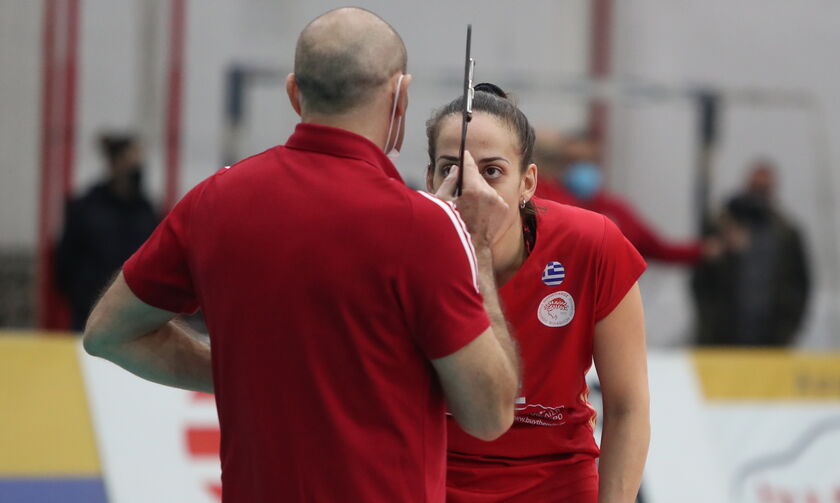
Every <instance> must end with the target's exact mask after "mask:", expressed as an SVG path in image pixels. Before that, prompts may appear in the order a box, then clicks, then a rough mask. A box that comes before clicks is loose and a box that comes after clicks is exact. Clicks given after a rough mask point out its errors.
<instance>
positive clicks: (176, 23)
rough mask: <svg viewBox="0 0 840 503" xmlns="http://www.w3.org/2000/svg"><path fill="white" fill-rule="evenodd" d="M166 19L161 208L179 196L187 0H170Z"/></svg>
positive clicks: (165, 209) (172, 203) (173, 203)
mask: <svg viewBox="0 0 840 503" xmlns="http://www.w3.org/2000/svg"><path fill="white" fill-rule="evenodd" d="M171 2H172V3H171V11H170V19H169V71H168V73H167V99H166V124H165V127H164V131H165V135H166V138H165V144H166V168H165V169H166V179H165V185H164V203H163V204H164V211H169V210H170V209H171V208H172V207H173V206H174V205H175V202H176V201H177V200H178V182H179V178H180V173H181V107H182V90H183V75H184V44H185V41H186V0H171Z"/></svg>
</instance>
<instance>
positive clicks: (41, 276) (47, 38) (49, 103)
mask: <svg viewBox="0 0 840 503" xmlns="http://www.w3.org/2000/svg"><path fill="white" fill-rule="evenodd" d="M57 7H58V6H57V0H45V2H44V26H43V33H42V35H43V38H42V43H43V47H42V54H41V57H42V62H41V63H42V67H41V71H42V76H41V78H42V83H41V183H40V190H41V193H40V194H39V205H38V210H39V215H38V301H39V302H38V325H39V326H40V327H41V328H45V325H46V322H47V320H48V319H49V316H48V314H49V306H50V292H51V288H52V284H53V277H52V276H53V275H52V247H51V245H50V243H51V241H52V239H51V226H50V223H51V216H50V215H51V213H52V211H51V208H52V205H51V204H50V199H51V194H52V193H53V190H52V183H53V176H52V171H53V169H52V166H53V165H54V161H53V159H54V158H55V154H56V153H57V150H56V149H55V144H54V141H53V134H54V131H55V129H56V124H55V117H54V109H55V107H54V104H53V96H54V95H55V86H56V81H55V73H56V72H55V70H56V64H55V33H56V24H57V19H56V18H57V15H56V9H57Z"/></svg>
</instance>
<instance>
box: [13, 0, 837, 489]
mask: <svg viewBox="0 0 840 503" xmlns="http://www.w3.org/2000/svg"><path fill="white" fill-rule="evenodd" d="M358 5H360V6H362V7H366V8H369V9H371V10H373V11H374V12H376V13H377V14H379V15H381V16H382V17H383V18H385V19H386V20H388V21H389V22H390V23H391V24H393V26H394V27H395V28H396V29H397V31H398V32H399V33H400V34H401V35H402V37H403V39H404V41H405V43H406V46H407V48H408V53H409V73H411V74H412V75H413V77H414V79H413V81H412V84H411V88H410V97H411V98H410V105H409V111H408V119H407V132H406V140H405V145H404V147H403V150H402V155H401V157H400V159H399V161H398V163H397V167H398V168H399V170H400V172H401V173H402V174H403V176H404V178H405V179H406V181H407V182H408V183H409V184H411V185H414V186H416V187H418V188H419V187H422V185H423V183H424V168H425V165H426V162H427V161H426V153H425V144H426V140H425V132H424V121H425V119H426V118H427V117H428V116H429V115H430V113H431V111H432V110H433V109H434V108H435V107H437V106H440V105H441V104H443V103H445V102H447V101H449V100H450V99H452V98H453V97H455V96H457V95H458V93H459V89H460V86H461V77H462V71H463V62H462V57H463V47H462V46H463V37H464V31H465V27H466V25H467V23H472V25H473V56H474V57H475V59H476V60H477V64H476V81H477V82H483V81H488V82H493V83H496V84H498V85H500V86H501V87H503V88H505V89H506V90H509V91H511V92H512V93H513V94H514V96H515V97H516V98H517V100H518V103H519V105H520V106H521V108H522V109H523V111H524V112H525V113H526V114H527V115H528V117H529V118H530V119H531V121H532V122H533V123H534V124H535V125H536V126H538V129H539V130H541V131H547V130H557V131H560V132H562V133H563V134H564V135H565V137H566V138H570V137H573V136H575V135H580V134H581V133H582V132H584V131H586V132H587V134H588V137H591V138H594V139H596V140H597V141H598V144H599V145H600V153H601V155H600V158H599V160H600V162H601V164H602V168H603V172H604V174H605V180H606V188H607V190H609V191H610V192H612V193H614V194H615V195H616V196H617V197H620V198H622V199H623V200H624V201H625V202H626V203H627V205H628V206H629V207H631V208H632V209H633V211H634V212H635V213H636V214H637V215H638V217H639V218H640V219H642V220H643V221H645V222H647V225H648V226H649V227H650V228H652V229H653V230H655V232H656V234H657V235H659V236H660V237H661V238H662V239H664V240H667V241H669V242H672V243H688V242H695V241H696V240H697V239H698V238H699V234H700V227H701V225H700V220H701V218H700V215H701V214H709V215H713V214H717V213H718V212H719V211H720V210H721V209H722V208H725V207H727V201H729V200H730V198H731V197H732V196H733V194H736V193H738V192H739V191H740V190H742V189H743V187H744V183H745V182H744V181H745V178H746V177H747V174H748V170H749V169H750V166H751V165H752V163H753V162H754V161H756V160H759V159H760V160H764V161H766V162H769V163H771V164H772V165H773V166H774V167H775V172H776V174H777V183H778V193H777V200H778V206H779V207H780V208H781V210H782V211H783V212H784V214H785V215H786V218H787V219H788V220H789V221H790V222H791V223H792V225H794V226H795V227H796V228H797V229H798V231H799V232H800V234H801V236H802V237H803V242H804V249H805V257H806V261H807V264H808V270H809V274H808V275H809V279H810V281H809V284H810V287H809V294H808V301H807V305H806V307H805V314H804V320H803V321H802V322H801V324H800V325H799V327H798V330H797V334H796V336H795V337H794V338H793V340H792V341H791V342H789V343H788V344H785V345H783V346H785V347H781V348H780V347H774V348H767V347H752V346H750V345H740V346H739V347H737V348H729V349H722V348H718V347H714V346H713V347H709V346H704V347H702V348H698V347H696V344H695V335H694V334H695V327H696V326H697V324H698V320H697V311H698V309H697V306H696V305H695V301H694V299H693V297H692V289H691V285H692V280H691V279H692V271H693V268H694V266H693V265H690V264H685V263H681V264H674V263H671V262H669V261H667V260H650V268H649V270H648V272H647V273H646V274H645V276H644V277H643V279H642V281H641V286H642V293H643V296H644V300H645V308H646V318H647V326H648V341H649V354H650V361H649V366H650V378H651V393H652V395H651V396H652V426H653V438H652V442H651V451H650V456H649V460H648V465H647V470H646V474H645V479H644V481H643V485H642V493H641V496H640V499H641V500H642V501H645V502H654V503H660V502H664V503H677V502H679V503H682V502H686V503H691V502H742V501H743V502H767V503H770V502H776V501H778V502H803V503H805V502H807V503H822V502H826V503H828V502H830V503H837V502H840V461H838V459H839V458H838V456H837V452H840V333H838V328H840V169H838V168H840V164H838V161H840V67H838V66H837V64H836V61H837V56H836V52H837V48H838V47H840V3H838V2H836V1H834V0H799V1H796V2H792V1H786V0H735V1H733V0H667V1H666V0H589V1H587V0H529V1H525V2H489V1H474V0H470V1H460V2H453V1H443V0H424V1H422V2H403V1H386V0H379V1H360V2H358ZM337 6H340V4H336V3H334V2H329V1H326V0H306V1H304V0H0V503H7V502H44V503H50V502H59V501H61V502H70V503H73V502H104V501H109V502H112V503H133V502H137V503H140V502H149V501H156V502H162V503H166V502H170V501H171V502H175V501H179V502H183V501H191V502H205V501H206V502H212V501H217V500H218V459H217V453H218V445H217V443H218V431H217V429H216V423H215V413H214V410H213V402H212V400H208V397H206V396H202V395H194V394H190V393H186V392H180V391H176V390H171V389H164V388H160V387H156V386H154V385H151V384H148V383H146V382H142V381H140V380H139V379H137V378H134V377H133V376H130V375H128V374H126V373H122V372H120V371H118V370H117V369H116V368H115V367H113V366H112V365H109V364H106V363H104V362H101V361H95V360H93V359H92V358H91V357H87V356H84V355H82V353H81V352H80V348H79V343H78V338H77V336H76V335H75V334H73V333H71V332H69V330H68V328H69V326H70V325H69V321H68V320H69V318H68V313H67V307H66V305H65V304H64V300H63V299H62V297H61V295H60V294H59V293H58V291H57V289H56V287H55V281H56V278H55V277H54V273H53V268H52V264H53V263H54V259H55V253H56V246H57V244H58V241H59V238H60V236H61V232H62V225H63V224H62V223H63V221H64V214H63V212H64V203H65V201H66V200H67V198H68V197H70V196H72V195H77V194H81V193H83V192H84V191H85V190H86V189H87V188H89V187H90V186H91V185H92V184H94V183H96V182H97V181H98V180H99V179H100V178H101V177H102V176H103V173H104V167H103V161H102V158H101V156H100V153H99V149H98V139H99V138H100V136H101V135H102V134H103V133H104V132H109V131H117V132H132V133H135V134H136V135H137V137H138V138H140V140H141V141H142V144H143V148H144V152H145V171H144V174H145V181H144V187H145V191H146V193H147V194H148V196H149V197H150V199H151V201H152V202H153V204H154V205H155V208H156V209H157V210H158V211H160V212H164V211H166V209H168V208H169V207H171V205H172V204H173V203H174V201H176V200H177V198H178V197H180V196H182V195H183V194H184V193H185V192H186V191H187V190H189V189H190V188H191V187H192V186H194V185H195V184H196V183H198V182H199V181H201V180H202V179H204V178H205V177H207V176H209V175H210V174H212V173H213V172H215V171H216V170H218V169H219V168H221V167H223V166H225V165H227V164H229V163H231V162H233V161H236V160H237V159H240V158H242V157H244V156H247V155H249V154H250V153H254V152H258V151H261V150H263V149H265V148H268V147H271V146H273V145H276V144H279V143H283V142H284V141H285V139H286V138H287V137H288V136H289V134H290V133H291V131H292V130H293V128H294V125H295V123H296V122H297V119H298V118H297V116H296V115H295V114H294V113H293V111H292V110H291V107H290V106H289V104H288V100H287V98H286V95H285V90H284V86H283V80H284V78H285V76H286V74H287V73H289V72H290V71H291V69H292V62H293V55H294V44H295V40H296V38H297V36H298V34H299V33H300V30H301V29H302V28H303V26H304V25H305V24H306V23H307V22H308V21H309V20H311V19H312V18H314V17H315V16H317V15H318V14H320V13H322V12H324V11H326V10H328V9H330V8H334V7H337ZM302 190H305V189H302ZM701 201H702V202H701ZM321 203H322V202H319V201H313V202H312V204H321ZM592 384H593V388H594V389H595V390H597V383H596V377H595V376H594V375H593V376H592ZM595 396H596V402H597V393H595Z"/></svg>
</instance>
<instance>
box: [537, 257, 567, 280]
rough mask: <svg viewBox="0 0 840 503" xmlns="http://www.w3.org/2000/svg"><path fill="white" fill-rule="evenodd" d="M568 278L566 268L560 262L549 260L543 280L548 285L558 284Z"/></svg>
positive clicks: (544, 270)
mask: <svg viewBox="0 0 840 503" xmlns="http://www.w3.org/2000/svg"><path fill="white" fill-rule="evenodd" d="M564 279H566V268H565V267H563V264H561V263H560V262H549V263H548V265H546V266H545V269H543V273H542V282H543V283H545V284H546V285H548V286H557V285H559V284H560V283H562V282H563V280H564Z"/></svg>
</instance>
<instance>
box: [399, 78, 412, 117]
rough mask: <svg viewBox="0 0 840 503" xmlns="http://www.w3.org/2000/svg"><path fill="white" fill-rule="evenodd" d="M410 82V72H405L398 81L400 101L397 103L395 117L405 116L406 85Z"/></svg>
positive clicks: (406, 102) (406, 101)
mask: <svg viewBox="0 0 840 503" xmlns="http://www.w3.org/2000/svg"><path fill="white" fill-rule="evenodd" d="M409 84H411V74H410V73H407V74H405V75H404V76H403V79H402V82H400V101H399V102H398V103H397V114H396V115H397V117H405V111H406V109H407V108H408V86H409Z"/></svg>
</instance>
